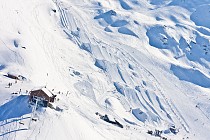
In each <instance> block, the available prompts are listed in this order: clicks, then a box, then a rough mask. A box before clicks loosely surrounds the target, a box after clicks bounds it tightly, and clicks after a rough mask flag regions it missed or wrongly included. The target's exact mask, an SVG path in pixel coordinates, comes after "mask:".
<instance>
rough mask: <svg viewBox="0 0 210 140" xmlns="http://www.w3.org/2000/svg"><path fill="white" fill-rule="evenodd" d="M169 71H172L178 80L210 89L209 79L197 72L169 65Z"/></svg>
mask: <svg viewBox="0 0 210 140" xmlns="http://www.w3.org/2000/svg"><path fill="white" fill-rule="evenodd" d="M170 70H171V71H173V73H174V75H175V76H176V77H178V78H179V80H183V81H187V82H190V83H193V84H196V85H198V86H201V87H204V88H209V87H210V78H208V77H207V76H206V75H204V74H203V73H202V72H200V71H199V70H195V69H186V68H182V67H180V66H176V65H171V68H170Z"/></svg>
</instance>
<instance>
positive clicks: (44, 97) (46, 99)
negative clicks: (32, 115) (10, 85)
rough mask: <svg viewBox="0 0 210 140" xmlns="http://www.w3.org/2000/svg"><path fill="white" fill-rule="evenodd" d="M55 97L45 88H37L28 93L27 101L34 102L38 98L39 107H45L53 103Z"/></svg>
mask: <svg viewBox="0 0 210 140" xmlns="http://www.w3.org/2000/svg"><path fill="white" fill-rule="evenodd" d="M55 97H56V95H54V94H53V93H52V92H51V91H50V90H48V89H47V88H46V87H43V88H38V89H35V90H32V91H30V92H29V101H30V102H35V101H36V99H37V98H40V99H41V100H40V101H39V103H38V104H39V105H41V106H44V107H47V106H49V103H50V102H51V103H53V102H54V101H55Z"/></svg>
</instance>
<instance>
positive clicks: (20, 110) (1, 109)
mask: <svg viewBox="0 0 210 140" xmlns="http://www.w3.org/2000/svg"><path fill="white" fill-rule="evenodd" d="M31 112H32V108H30V107H29V104H28V96H27V95H20V96H18V97H16V98H14V99H12V100H11V101H9V102H7V103H5V104H4V105H2V106H0V121H4V120H7V119H11V118H19V117H21V116H23V115H25V114H29V113H31Z"/></svg>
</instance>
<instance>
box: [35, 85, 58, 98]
mask: <svg viewBox="0 0 210 140" xmlns="http://www.w3.org/2000/svg"><path fill="white" fill-rule="evenodd" d="M36 90H42V91H43V92H44V93H46V94H47V96H49V97H51V96H53V95H54V94H53V93H52V92H51V91H50V90H49V89H47V88H46V87H39V88H35V89H33V90H32V91H36Z"/></svg>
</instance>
